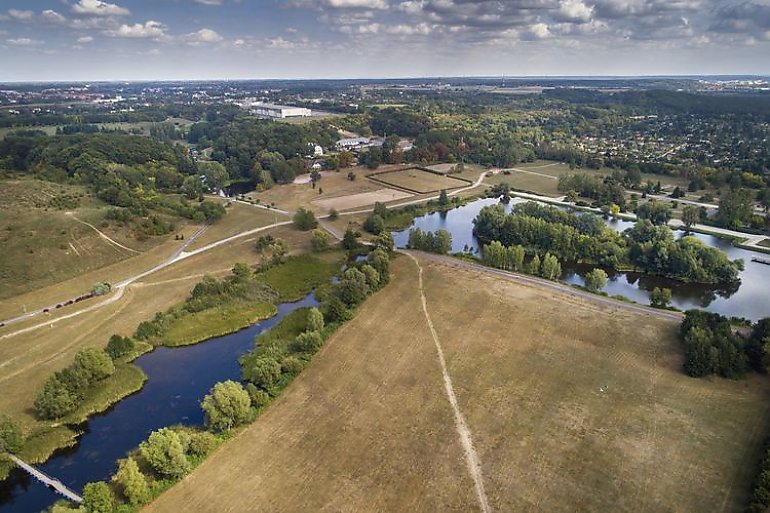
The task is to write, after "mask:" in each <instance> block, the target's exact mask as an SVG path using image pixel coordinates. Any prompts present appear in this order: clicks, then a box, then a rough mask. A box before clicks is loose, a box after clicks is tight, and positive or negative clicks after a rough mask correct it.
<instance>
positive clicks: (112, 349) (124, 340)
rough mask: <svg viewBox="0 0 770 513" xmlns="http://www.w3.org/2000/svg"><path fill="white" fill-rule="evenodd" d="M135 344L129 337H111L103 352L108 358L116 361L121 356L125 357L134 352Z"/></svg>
mask: <svg viewBox="0 0 770 513" xmlns="http://www.w3.org/2000/svg"><path fill="white" fill-rule="evenodd" d="M135 346H136V344H135V343H134V341H133V339H131V338H130V337H121V336H120V335H113V336H111V337H110V340H109V342H107V349H105V352H106V353H107V354H108V355H109V357H110V358H112V359H113V360H116V359H118V358H120V357H121V356H125V355H127V354H128V353H130V352H131V351H133V350H134V347H135Z"/></svg>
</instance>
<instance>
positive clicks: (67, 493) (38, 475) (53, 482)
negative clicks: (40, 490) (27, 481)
mask: <svg viewBox="0 0 770 513" xmlns="http://www.w3.org/2000/svg"><path fill="white" fill-rule="evenodd" d="M6 456H7V457H8V458H9V459H10V460H11V461H13V462H14V463H15V464H17V465H18V466H19V467H21V469H23V470H24V472H26V473H27V474H29V475H30V476H32V477H34V478H35V479H37V480H38V481H40V482H41V483H43V484H44V485H46V486H48V487H49V488H52V489H53V490H55V491H56V492H58V493H60V494H61V495H63V496H64V497H66V498H67V499H69V500H71V501H72V502H77V503H81V502H83V498H82V497H81V496H80V495H78V494H76V493H75V492H73V491H72V490H70V489H69V488H67V487H66V486H64V484H63V483H62V482H61V481H59V480H58V479H54V478H52V477H50V476H48V475H46V474H45V473H43V472H41V471H39V470H38V469H36V468H35V467H33V466H32V465H29V464H27V463H25V462H24V461H22V460H20V459H19V458H17V457H16V456H14V455H13V454H6Z"/></svg>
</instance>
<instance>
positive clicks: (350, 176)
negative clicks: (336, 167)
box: [348, 171, 356, 182]
mask: <svg viewBox="0 0 770 513" xmlns="http://www.w3.org/2000/svg"><path fill="white" fill-rule="evenodd" d="M348 180H350V181H351V182H355V181H356V174H355V173H354V172H353V171H348Z"/></svg>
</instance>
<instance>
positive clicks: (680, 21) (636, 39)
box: [0, 0, 770, 81]
mask: <svg viewBox="0 0 770 513" xmlns="http://www.w3.org/2000/svg"><path fill="white" fill-rule="evenodd" d="M0 5H2V7H0V9H3V10H0V70H1V71H0V81H22V80H130V79H218V78H233V79H234V78H323V77H328V78H345V77H407V76H470V75H495V76H496V75H642V74H646V75H654V74H770V0H494V1H487V0H2V2H0Z"/></svg>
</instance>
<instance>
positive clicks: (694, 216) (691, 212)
mask: <svg viewBox="0 0 770 513" xmlns="http://www.w3.org/2000/svg"><path fill="white" fill-rule="evenodd" d="M698 221H700V209H699V208H698V207H695V206H692V205H687V206H686V207H684V208H683V209H682V222H683V223H684V226H685V228H687V231H690V230H691V229H692V227H693V226H694V225H696V224H698Z"/></svg>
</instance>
